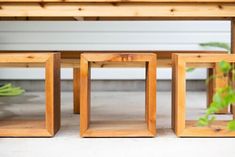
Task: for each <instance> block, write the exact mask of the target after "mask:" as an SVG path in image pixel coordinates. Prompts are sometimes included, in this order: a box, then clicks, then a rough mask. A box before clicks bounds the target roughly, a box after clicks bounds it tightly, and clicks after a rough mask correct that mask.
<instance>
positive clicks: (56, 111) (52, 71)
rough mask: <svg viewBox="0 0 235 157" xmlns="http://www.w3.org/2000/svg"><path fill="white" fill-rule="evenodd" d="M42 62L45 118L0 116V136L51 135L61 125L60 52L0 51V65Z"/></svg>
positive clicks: (14, 65)
mask: <svg viewBox="0 0 235 157" xmlns="http://www.w3.org/2000/svg"><path fill="white" fill-rule="evenodd" d="M27 65H28V66H30V67H31V65H35V66H36V67H37V66H38V67H41V66H42V65H44V66H45V95H46V109H45V121H44V120H4V121H1V120H0V137H52V136H54V135H55V133H56V132H57V131H58V130H59V128H60V125H61V124H60V123H61V122H60V53H38V52H37V53H1V54H0V67H17V66H19V67H22V66H26V67H27Z"/></svg>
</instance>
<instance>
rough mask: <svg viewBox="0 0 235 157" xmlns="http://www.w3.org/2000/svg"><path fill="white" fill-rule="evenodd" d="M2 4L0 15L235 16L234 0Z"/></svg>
mask: <svg viewBox="0 0 235 157" xmlns="http://www.w3.org/2000/svg"><path fill="white" fill-rule="evenodd" d="M0 8H1V9H0V17H13V16H14V17H159V18H178V19H179V18H194V19H195V18H218V17H220V18H228V17H229V18H232V17H235V3H170V4H169V3H124V2H123V3H0Z"/></svg>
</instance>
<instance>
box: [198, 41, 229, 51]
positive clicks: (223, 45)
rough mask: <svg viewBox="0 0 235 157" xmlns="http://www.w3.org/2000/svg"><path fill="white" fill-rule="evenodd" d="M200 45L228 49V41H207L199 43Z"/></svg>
mask: <svg viewBox="0 0 235 157" xmlns="http://www.w3.org/2000/svg"><path fill="white" fill-rule="evenodd" d="M199 45H200V46H202V47H215V48H222V49H225V50H227V51H230V50H231V49H230V46H229V44H228V43H223V42H208V43H201V44H199Z"/></svg>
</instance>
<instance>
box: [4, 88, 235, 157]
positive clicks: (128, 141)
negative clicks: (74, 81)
mask: <svg viewBox="0 0 235 157" xmlns="http://www.w3.org/2000/svg"><path fill="white" fill-rule="evenodd" d="M91 102H92V108H91V120H92V121H94V120H100V121H104V120H107V121H108V120H124V119H125V120H140V119H143V118H144V92H93V93H92V101H91ZM205 102H206V95H205V92H188V93H187V119H197V118H198V117H199V116H200V115H202V114H203V113H204V111H205V107H206V103H205ZM43 104H44V94H43V93H36V92H35V93H32V92H30V93H26V94H25V95H23V96H19V97H11V98H7V97H1V99H0V118H1V119H24V118H42V119H43V117H44V109H45V106H44V105H43ZM157 105H158V106H157V128H158V136H157V137H156V138H80V137H79V115H76V114H73V112H72V93H71V92H63V94H62V127H61V129H60V131H59V132H58V133H57V134H56V136H55V137H54V138H0V157H31V156H33V157H39V156H40V157H42V156H57V157H60V156H81V157H86V156H89V157H94V156H102V157H106V156H107V157H110V156H118V157H122V156H123V157H126V156H135V157H139V156H140V157H143V156H154V157H155V156H157V155H158V156H164V157H165V156H166V157H168V156H169V157H170V156H189V157H194V156H195V157H198V156H213V157H216V156H220V157H221V156H225V157H226V156H234V154H235V149H234V145H235V140H234V139H233V138H177V137H176V136H175V135H174V133H173V132H172V130H171V129H170V123H171V94H170V92H159V93H158V94H157ZM218 118H219V119H230V118H231V115H226V116H220V117H218Z"/></svg>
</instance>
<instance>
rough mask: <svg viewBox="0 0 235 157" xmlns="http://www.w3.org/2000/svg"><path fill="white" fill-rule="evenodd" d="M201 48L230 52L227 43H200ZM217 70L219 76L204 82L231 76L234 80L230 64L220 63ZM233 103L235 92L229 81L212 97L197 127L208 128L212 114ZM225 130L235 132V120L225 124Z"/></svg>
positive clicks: (233, 70)
mask: <svg viewBox="0 0 235 157" xmlns="http://www.w3.org/2000/svg"><path fill="white" fill-rule="evenodd" d="M200 45H201V46H203V47H217V48H223V49H225V50H228V51H230V47H229V44H227V43H219V42H210V43H202V44H200ZM219 69H220V71H221V72H222V74H221V75H219V76H210V78H208V79H207V81H206V82H209V81H210V80H211V79H214V78H216V77H224V76H226V77H229V76H232V80H235V68H234V66H232V65H231V64H230V63H228V62H225V61H221V62H220V63H219ZM234 103H235V90H234V89H233V86H232V81H231V79H230V80H229V83H228V86H226V87H223V88H220V89H218V90H217V91H216V93H215V94H214V95H213V100H212V102H211V104H210V107H209V108H208V109H207V110H206V113H205V115H204V116H202V117H200V118H199V120H198V125H199V126H210V125H211V124H212V123H213V122H214V121H215V119H216V117H215V116H214V114H215V113H216V112H218V111H219V110H221V109H223V108H225V107H229V106H231V105H232V104H234ZM227 129H228V130H230V131H235V120H231V121H229V122H228V124H227Z"/></svg>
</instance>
